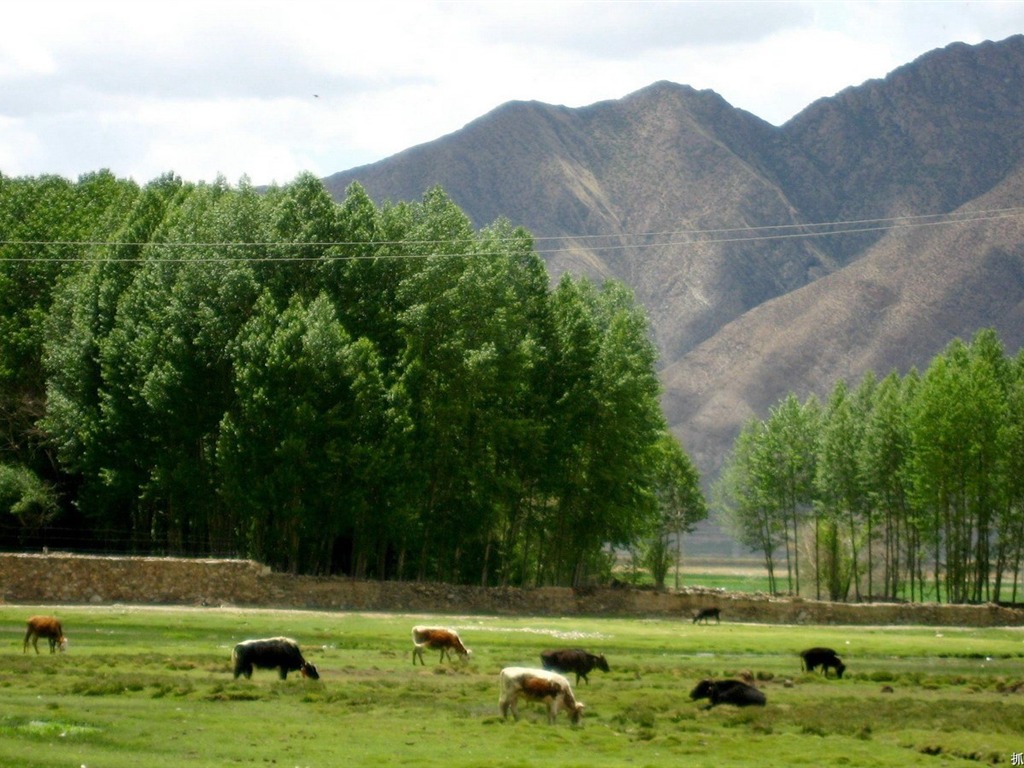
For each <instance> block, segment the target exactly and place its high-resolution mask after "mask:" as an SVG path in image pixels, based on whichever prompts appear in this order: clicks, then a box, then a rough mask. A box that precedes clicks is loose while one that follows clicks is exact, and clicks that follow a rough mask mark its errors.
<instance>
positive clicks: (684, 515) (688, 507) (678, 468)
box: [645, 433, 708, 589]
mask: <svg viewBox="0 0 1024 768" xmlns="http://www.w3.org/2000/svg"><path fill="white" fill-rule="evenodd" d="M655 450H656V452H657V456H656V457H655V467H654V476H653V487H654V497H655V500H656V503H657V508H658V518H657V520H656V528H655V530H654V533H653V535H652V536H651V537H650V538H649V540H648V545H647V550H646V552H647V558H646V560H647V561H646V563H645V565H646V566H647V567H648V569H650V571H651V574H652V576H653V577H654V583H655V585H656V586H657V587H658V588H659V589H663V588H664V586H665V577H666V576H667V575H668V569H669V567H670V566H671V565H672V564H673V563H674V564H675V588H676V589H679V587H680V580H679V569H680V566H681V564H682V559H683V550H682V546H683V545H682V541H683V534H686V533H692V532H693V528H694V526H695V525H696V524H697V523H698V522H700V521H701V520H705V519H707V516H708V509H707V503H706V502H705V500H704V494H703V493H702V492H701V490H700V477H699V475H698V474H697V469H696V467H694V465H693V462H692V461H691V460H690V457H689V456H688V455H687V454H686V452H685V451H684V450H683V447H682V446H681V445H680V444H679V442H678V441H677V440H676V439H675V438H674V437H672V435H670V434H668V433H665V434H664V435H663V436H662V437H661V439H660V440H659V441H658V445H657V448H656V449H655ZM673 544H674V548H673Z"/></svg>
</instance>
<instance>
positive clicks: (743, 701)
mask: <svg viewBox="0 0 1024 768" xmlns="http://www.w3.org/2000/svg"><path fill="white" fill-rule="evenodd" d="M690 698H691V699H693V700H694V701H696V700H697V699H708V700H709V701H710V702H711V703H710V704H708V706H707V707H706V708H707V709H711V708H712V707H714V706H716V705H718V704H732V705H733V706H736V707H749V706H755V707H763V706H764V705H765V703H766V702H767V701H768V699H767V698H766V697H765V695H764V693H762V692H761V691H759V690H758V689H757V688H755V687H754V686H752V685H748V684H747V683H744V682H743V681H742V680H701V681H700V682H699V683H697V687H696V688H694V689H693V690H692V691H690Z"/></svg>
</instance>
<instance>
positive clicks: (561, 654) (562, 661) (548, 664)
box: [540, 648, 609, 685]
mask: <svg viewBox="0 0 1024 768" xmlns="http://www.w3.org/2000/svg"><path fill="white" fill-rule="evenodd" d="M540 663H541V666H542V667H544V669H549V670H554V671H555V672H561V673H562V674H563V675H567V674H569V673H570V672H574V673H575V674H576V685H579V684H580V678H581V677H582V678H583V682H585V683H587V684H588V685H589V684H590V681H589V680H587V675H589V674H590V671H591V670H592V669H594V667H597V668H598V669H600V670H601V671H602V672H608V671H609V670H608V662H607V661H606V660H605V658H604V656H601V655H598V654H595V653H589V652H587V651H584V650H583V649H582V648H560V649H558V650H556V651H543V652H542V653H541V654H540Z"/></svg>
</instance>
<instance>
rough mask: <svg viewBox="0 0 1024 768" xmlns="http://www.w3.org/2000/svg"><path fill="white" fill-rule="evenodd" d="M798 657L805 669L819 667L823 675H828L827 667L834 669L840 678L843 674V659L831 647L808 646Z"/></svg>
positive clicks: (844, 668)
mask: <svg viewBox="0 0 1024 768" xmlns="http://www.w3.org/2000/svg"><path fill="white" fill-rule="evenodd" d="M800 658H801V659H802V664H803V668H804V669H805V670H807V671H808V672H813V671H814V670H815V669H817V668H818V667H821V671H822V672H823V673H824V674H825V677H828V670H829V668H831V669H834V670H835V671H836V677H837V678H840V679H841V678H842V676H843V672H845V671H846V665H845V664H843V660H842V659H840V658H839V656H837V655H836V652H835V651H833V650H832V649H831V648H808V649H807V650H806V651H804V652H803V653H801V654H800Z"/></svg>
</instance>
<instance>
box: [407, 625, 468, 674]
mask: <svg viewBox="0 0 1024 768" xmlns="http://www.w3.org/2000/svg"><path fill="white" fill-rule="evenodd" d="M412 645H413V649H412V663H413V664H414V665H415V664H416V659H417V658H419V660H420V664H424V665H425V664H426V662H424V661H423V649H424V648H432V649H434V650H438V649H440V651H441V658H439V659H438V661H437V663H438V664H440V663H441V662H442V661H444V657H445V656H447V657H448V660H449V661H451V660H452V651H455V653H457V654H458V655H459V658H460V659H462V660H463V661H466V660H467V659H468V658H469V657H470V656H472V655H473V652H472V651H470V650H469V648H467V647H466V646H465V645H463V644H462V640H461V639H459V633H458V632H456V631H455V630H454V629H448V628H447V627H423V626H416V627H413V628H412Z"/></svg>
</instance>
